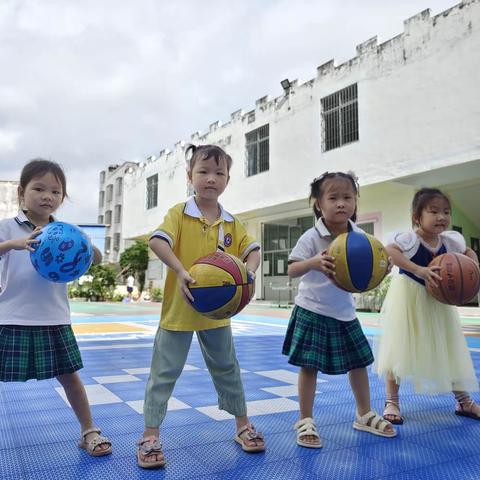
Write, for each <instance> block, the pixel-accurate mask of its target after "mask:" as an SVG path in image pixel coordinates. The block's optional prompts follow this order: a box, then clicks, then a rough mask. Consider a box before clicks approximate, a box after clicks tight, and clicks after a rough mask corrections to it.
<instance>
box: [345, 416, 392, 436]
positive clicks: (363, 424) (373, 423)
mask: <svg viewBox="0 0 480 480" xmlns="http://www.w3.org/2000/svg"><path fill="white" fill-rule="evenodd" d="M388 425H390V426H391V425H392V424H391V423H390V422H389V421H388V420H385V419H384V418H383V417H381V416H380V415H378V413H377V412H374V411H373V410H370V411H369V412H367V413H366V414H365V415H362V416H360V415H359V414H358V413H357V415H356V419H355V421H354V422H353V428H355V429H356V430H361V431H362V432H368V433H373V434H374V435H380V436H381V437H395V436H396V435H397V431H396V430H395V429H393V430H392V431H391V432H388V431H387V430H386V428H387V427H388ZM392 428H393V427H392Z"/></svg>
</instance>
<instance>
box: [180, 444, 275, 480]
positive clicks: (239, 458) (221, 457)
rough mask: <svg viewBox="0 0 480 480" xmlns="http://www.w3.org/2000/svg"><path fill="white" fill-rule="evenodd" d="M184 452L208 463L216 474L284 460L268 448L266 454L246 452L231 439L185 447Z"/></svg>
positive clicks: (211, 470)
mask: <svg viewBox="0 0 480 480" xmlns="http://www.w3.org/2000/svg"><path fill="white" fill-rule="evenodd" d="M184 450H185V451H186V452H188V453H189V454H190V455H191V457H192V458H196V459H198V460H199V461H201V462H204V463H206V464H207V465H208V468H209V471H210V472H213V473H215V474H216V473H218V472H222V471H224V470H231V469H244V468H248V467H252V466H260V465H264V464H269V463H271V462H274V461H277V460H282V457H280V456H279V454H278V453H277V452H276V451H274V450H270V449H268V448H267V449H266V450H265V451H264V452H257V453H247V452H244V451H243V450H242V447H241V446H240V445H239V444H238V443H236V442H234V441H233V440H230V439H229V440H227V441H224V442H218V443H207V444H203V445H195V446H192V447H185V448H184Z"/></svg>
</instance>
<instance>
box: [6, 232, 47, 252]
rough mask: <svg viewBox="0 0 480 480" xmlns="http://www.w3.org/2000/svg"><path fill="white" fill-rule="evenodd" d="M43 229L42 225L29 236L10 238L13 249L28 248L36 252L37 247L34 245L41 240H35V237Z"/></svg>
mask: <svg viewBox="0 0 480 480" xmlns="http://www.w3.org/2000/svg"><path fill="white" fill-rule="evenodd" d="M41 231H42V227H37V228H36V229H35V230H34V231H33V232H32V233H31V234H30V235H29V236H28V237H24V238H16V239H15V240H10V245H11V249H12V250H28V251H29V252H34V251H35V248H34V247H33V246H32V245H35V244H37V243H38V242H39V241H40V240H35V237H36V236H37V235H38V234H39V233H40V232H41Z"/></svg>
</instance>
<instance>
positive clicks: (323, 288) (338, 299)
mask: <svg viewBox="0 0 480 480" xmlns="http://www.w3.org/2000/svg"><path fill="white" fill-rule="evenodd" d="M349 229H351V230H353V231H354V232H359V233H365V232H364V231H363V230H362V229H361V228H359V227H357V226H356V225H355V224H354V223H353V222H352V221H350V220H349ZM333 238H334V237H333V236H332V234H331V233H330V232H329V231H328V229H327V227H326V226H325V224H324V223H323V220H322V219H321V218H319V219H318V220H317V223H316V224H315V226H314V227H312V228H310V229H309V230H307V231H306V232H305V233H304V234H303V235H302V236H301V237H300V238H299V239H298V242H297V244H296V245H295V247H294V248H293V250H292V252H291V253H290V256H289V257H288V260H289V262H290V261H292V262H295V261H301V260H307V259H309V258H312V257H313V256H315V255H317V253H321V252H323V251H325V250H326V249H327V248H328V246H329V245H330V243H331V242H332V241H333ZM295 305H298V306H299V307H302V308H305V309H306V310H310V311H311V312H315V313H318V314H320V315H325V316H326V317H331V318H335V319H337V320H342V321H344V322H348V321H351V320H354V319H355V318H356V313H355V300H354V299H353V295H352V294H351V293H349V292H346V291H344V290H342V289H341V288H338V287H337V286H336V285H335V284H334V283H333V282H332V281H331V280H330V279H329V278H328V277H327V276H326V275H325V274H324V273H322V272H319V271H317V270H310V271H309V272H307V273H306V274H305V275H303V277H302V278H301V280H300V285H299V286H298V294H297V296H296V297H295Z"/></svg>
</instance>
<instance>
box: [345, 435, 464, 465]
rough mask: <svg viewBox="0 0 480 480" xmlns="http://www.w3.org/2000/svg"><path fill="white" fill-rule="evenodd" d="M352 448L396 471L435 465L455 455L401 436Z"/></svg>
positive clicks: (451, 458)
mask: <svg viewBox="0 0 480 480" xmlns="http://www.w3.org/2000/svg"><path fill="white" fill-rule="evenodd" d="M353 450H354V451H356V452H357V453H359V454H361V455H362V456H364V457H369V458H372V459H378V460H383V461H385V462H388V464H389V465H390V466H392V467H394V468H395V471H397V472H402V471H405V470H411V469H414V468H421V467H425V466H427V465H435V464H436V463H441V462H445V461H447V460H453V459H454V458H455V457H456V456H455V455H452V454H448V453H445V452H442V453H439V452H438V451H435V450H433V449H431V448H428V447H427V446H425V445H423V446H422V445H418V444H414V443H411V442H409V441H408V440H403V439H401V438H395V439H391V441H390V443H386V442H382V443H375V444H370V445H361V446H358V447H355V448H354V449H353Z"/></svg>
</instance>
